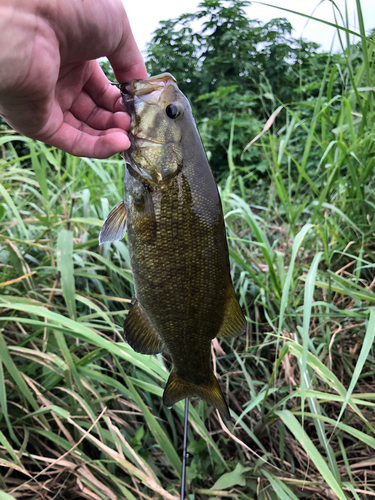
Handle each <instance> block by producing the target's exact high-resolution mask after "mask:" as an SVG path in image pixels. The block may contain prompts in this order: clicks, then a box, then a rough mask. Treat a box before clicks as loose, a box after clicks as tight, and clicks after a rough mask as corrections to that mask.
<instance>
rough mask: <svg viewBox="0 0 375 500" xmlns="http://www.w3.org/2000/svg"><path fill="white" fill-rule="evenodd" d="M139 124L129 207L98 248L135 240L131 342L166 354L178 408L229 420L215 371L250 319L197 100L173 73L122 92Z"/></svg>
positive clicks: (168, 398)
mask: <svg viewBox="0 0 375 500" xmlns="http://www.w3.org/2000/svg"><path fill="white" fill-rule="evenodd" d="M120 90H121V93H122V98H123V102H124V104H125V106H126V109H127V111H128V113H129V114H130V116H131V123H130V133H129V139H130V147H129V149H128V150H126V151H124V152H123V153H122V154H123V156H124V159H125V180H124V199H123V201H121V202H120V203H119V204H118V205H117V206H116V207H115V208H114V209H113V210H112V211H111V212H110V214H109V215H108V217H107V219H106V220H105V222H104V224H103V227H102V230H101V232H100V237H99V242H100V243H105V242H110V241H115V240H118V239H121V238H123V237H124V236H125V233H126V232H127V240H128V248H129V255H130V261H131V268H132V272H133V279H134V288H135V297H134V298H133V301H132V303H133V305H132V307H131V308H130V310H129V312H128V315H127V317H126V320H125V323H124V338H125V340H126V341H127V343H128V344H129V345H130V346H131V347H132V348H133V349H134V350H135V351H136V352H138V353H142V354H157V353H160V352H162V351H163V349H164V348H166V349H167V350H168V352H169V354H170V356H171V359H172V363H173V368H172V371H171V373H170V375H169V379H168V381H167V384H166V386H165V389H164V393H163V403H164V405H165V406H166V407H167V408H171V407H172V406H173V405H174V404H175V403H177V402H178V401H180V400H182V399H185V398H190V397H193V396H197V397H198V398H201V399H202V400H203V401H205V402H206V403H208V404H210V405H213V406H214V407H215V408H217V409H218V410H219V411H220V412H221V413H222V415H223V416H224V417H225V418H226V419H229V418H230V414H229V409H228V406H227V403H226V401H225V398H224V396H223V393H222V391H221V389H220V386H219V383H218V381H217V379H216V377H215V375H214V373H213V371H212V366H211V342H212V340H213V339H214V338H215V337H219V338H221V337H226V338H230V337H235V336H237V335H241V334H243V333H244V332H245V330H246V320H245V317H244V315H243V313H242V310H241V307H240V305H239V303H238V301H237V298H236V294H235V291H234V288H233V284H232V280H231V275H230V265H229V253H228V244H227V239H226V231H225V223H224V215H223V210H222V205H221V200H220V196H219V191H218V188H217V186H216V183H215V180H214V176H213V174H212V171H211V168H210V166H209V163H208V160H207V156H206V153H205V150H204V147H203V144H202V141H201V138H200V135H199V132H198V129H197V126H196V123H195V120H194V117H193V114H192V109H191V106H190V103H189V101H188V99H187V98H186V97H185V96H184V94H183V93H182V92H181V90H180V89H179V88H178V85H177V82H176V80H175V78H174V77H173V76H172V75H171V74H169V73H163V74H161V75H157V76H152V77H149V78H145V79H142V80H133V81H132V82H130V83H124V84H121V85H120Z"/></svg>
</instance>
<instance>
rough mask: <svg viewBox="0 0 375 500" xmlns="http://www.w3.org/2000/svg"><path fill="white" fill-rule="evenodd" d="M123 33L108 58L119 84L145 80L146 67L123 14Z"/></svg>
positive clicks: (126, 18)
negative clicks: (116, 46)
mask: <svg viewBox="0 0 375 500" xmlns="http://www.w3.org/2000/svg"><path fill="white" fill-rule="evenodd" d="M123 15H124V19H123V24H124V32H123V37H122V39H121V41H120V43H119V45H118V48H117V49H116V50H115V52H113V53H112V54H110V55H109V56H108V60H109V62H110V63H111V66H112V68H113V71H114V73H115V76H116V78H117V81H118V82H119V83H124V82H130V81H131V80H135V79H140V78H147V76H148V75H147V70H146V65H145V62H144V60H143V57H142V54H141V52H140V50H139V48H138V46H137V44H136V41H135V39H134V36H133V33H132V30H131V27H130V23H129V19H128V16H127V14H126V12H125V9H124V12H123Z"/></svg>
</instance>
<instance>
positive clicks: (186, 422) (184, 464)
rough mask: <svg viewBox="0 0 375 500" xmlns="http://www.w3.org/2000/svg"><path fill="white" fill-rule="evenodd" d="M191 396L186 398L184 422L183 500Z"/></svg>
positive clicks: (182, 496)
mask: <svg viewBox="0 0 375 500" xmlns="http://www.w3.org/2000/svg"><path fill="white" fill-rule="evenodd" d="M188 414H189V398H186V399H185V422H184V446H183V451H182V471H181V500H184V499H185V482H186V459H187V458H188V456H189V454H188V453H187V452H186V443H187V430H188Z"/></svg>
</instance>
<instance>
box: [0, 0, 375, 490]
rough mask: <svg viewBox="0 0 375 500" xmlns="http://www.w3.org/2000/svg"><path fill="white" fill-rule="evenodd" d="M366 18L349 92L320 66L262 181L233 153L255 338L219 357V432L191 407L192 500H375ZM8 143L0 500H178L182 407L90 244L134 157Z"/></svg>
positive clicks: (229, 210)
mask: <svg viewBox="0 0 375 500" xmlns="http://www.w3.org/2000/svg"><path fill="white" fill-rule="evenodd" d="M358 8H359V11H358V12H359V14H360V5H359V4H358ZM359 19H360V31H361V34H362V42H361V45H360V49H358V48H354V47H350V46H349V47H346V46H345V47H344V48H345V53H346V54H347V63H346V65H345V66H343V67H341V68H339V71H340V74H341V75H342V79H343V82H342V84H343V85H342V88H343V92H342V95H332V75H333V74H334V72H336V71H338V69H337V67H331V66H330V65H327V68H326V77H325V78H324V80H323V81H322V82H321V88H320V93H319V96H318V98H317V99H315V100H310V101H308V102H307V101H306V102H301V103H292V104H289V105H287V106H286V110H287V120H286V122H285V123H284V124H278V123H277V126H275V125H274V126H273V128H272V129H270V130H269V131H266V132H265V133H264V134H263V136H262V137H261V138H260V139H258V140H257V141H256V142H255V144H253V145H252V146H251V147H257V148H260V150H261V151H262V155H263V159H264V160H266V162H267V164H268V171H267V173H266V174H265V176H266V177H265V178H264V182H263V183H261V184H260V186H261V187H258V186H256V185H252V184H251V181H249V178H250V179H251V175H250V173H251V166H249V167H248V169H246V170H244V169H239V168H237V167H236V165H235V164H234V163H233V160H232V157H231V145H230V144H229V151H228V158H229V161H228V164H229V167H230V168H229V176H228V178H227V179H226V180H225V181H224V182H223V183H222V185H221V186H220V188H221V194H222V200H223V206H224V211H225V214H226V222H227V231H228V237H229V245H230V256H231V265H232V273H233V279H234V284H235V288H236V292H237V295H238V297H239V299H240V303H241V306H242V307H243V309H244V311H245V312H246V315H247V318H248V320H249V328H248V331H247V333H246V335H245V336H244V337H243V338H237V339H234V340H231V341H226V340H225V339H221V340H220V341H218V342H215V343H214V347H213V352H214V364H215V368H216V370H217V373H218V375H219V376H220V378H221V382H222V385H223V388H224V389H225V391H226V394H227V397H228V403H229V405H230V408H231V415H232V419H231V421H230V422H228V423H227V427H226V426H225V424H224V423H223V422H222V421H221V419H220V418H219V417H218V415H217V414H216V412H215V411H214V410H213V409H212V408H211V407H207V405H205V404H204V403H203V402H202V401H192V405H191V407H190V417H189V418H190V427H189V436H188V440H189V454H190V457H189V459H188V470H187V478H188V488H189V492H190V495H189V500H193V499H197V500H200V499H204V498H212V499H215V498H216V499H218V498H223V497H224V498H225V497H226V498H233V499H238V500H240V499H241V500H242V499H243V500H244V499H249V498H259V499H265V500H266V499H267V500H268V499H278V498H281V499H295V498H304V497H312V498H314V499H315V498H316V499H318V498H320V499H325V498H339V499H351V498H355V499H358V498H360V499H362V498H363V499H365V498H372V497H373V496H374V495H375V481H374V460H373V457H374V449H375V436H374V427H375V411H374V410H375V378H374V376H375V369H374V363H375V359H374V358H375V356H374V355H375V353H374V349H373V342H374V336H375V312H374V306H375V293H374V282H375V255H374V251H373V248H374V231H375V219H374V216H373V213H374V208H375V196H374V193H375V191H374V188H375V185H374V184H375V176H374V165H375V160H374V158H375V154H374V152H375V151H374V150H375V146H374V144H375V133H374V132H375V126H374V123H375V120H374V105H373V91H374V87H373V83H374V47H375V44H374V43H373V42H371V41H369V40H368V39H366V38H365V33H364V28H363V23H362V21H361V16H360V15H359ZM343 33H344V36H345V34H347V33H348V30H346V31H345V30H344V31H343ZM343 42H345V43H346V41H345V39H344V38H343ZM354 50H360V51H361V54H362V56H361V57H362V59H361V60H362V62H361V64H360V66H359V68H358V69H357V70H356V71H355V73H354V72H353V70H352V57H353V53H354ZM305 108H306V109H308V110H309V113H308V114H306V113H304V112H303V110H304V109H305ZM259 125H260V130H261V129H262V128H263V126H264V124H259ZM233 130H234V126H233ZM296 145H297V146H298V147H297V146H296ZM245 146H246V144H244V147H245ZM0 147H1V148H2V156H1V159H0V192H1V197H2V198H1V204H0V245H1V246H0V308H1V309H0V310H1V330H0V465H1V466H2V467H1V469H0V500H3V499H6V500H8V499H9V498H22V499H26V498H33V499H38V498H49V499H53V498H74V497H75V498H94V499H100V498H102V499H108V498H109V499H112V498H113V499H116V498H127V499H128V498H129V499H141V498H142V499H156V498H160V499H164V498H166V499H176V500H177V499H178V498H179V488H180V468H181V458H180V457H181V451H182V450H181V446H182V422H183V403H182V402H180V403H179V404H177V405H175V406H174V407H173V409H172V410H171V411H170V410H167V409H165V408H164V407H163V405H162V402H161V395H162V391H163V388H164V386H165V383H166V380H167V377H168V372H169V368H170V364H169V360H168V359H167V358H165V357H162V356H161V355H158V356H154V357H151V356H143V355H139V354H137V353H135V352H134V351H133V350H132V349H131V348H130V347H129V346H128V345H127V344H126V343H124V342H123V338H122V335H121V332H122V324H123V321H124V318H125V316H126V314H127V310H128V307H129V303H130V301H131V298H132V296H133V294H134V287H133V280H132V274H131V271H130V263H129V254H128V250H127V246H126V240H124V241H121V242H116V243H114V244H113V245H108V244H105V245H103V246H102V247H99V246H98V234H99V231H100V227H101V225H102V221H103V219H104V218H105V217H106V215H107V214H108V212H109V210H110V209H111V208H112V207H113V206H114V205H116V204H117V203H118V202H119V201H120V200H121V196H122V192H123V172H124V163H123V160H122V159H121V158H112V159H110V160H107V161H98V160H88V159H85V158H75V157H72V156H69V155H66V154H64V153H62V152H60V151H58V150H55V149H54V148H48V147H47V146H45V145H43V144H41V143H38V142H33V141H29V140H27V139H25V138H23V137H20V136H17V135H15V134H13V133H11V132H9V131H8V132H4V133H3V134H2V135H1V136H0Z"/></svg>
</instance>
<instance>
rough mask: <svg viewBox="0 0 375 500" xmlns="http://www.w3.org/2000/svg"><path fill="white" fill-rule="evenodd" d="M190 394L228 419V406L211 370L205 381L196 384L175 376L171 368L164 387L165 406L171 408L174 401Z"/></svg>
mask: <svg viewBox="0 0 375 500" xmlns="http://www.w3.org/2000/svg"><path fill="white" fill-rule="evenodd" d="M192 396H197V397H198V398H200V399H203V401H206V403H208V404H210V405H212V406H214V407H215V408H217V409H218V410H219V411H220V412H221V413H222V414H223V415H224V417H225V418H226V419H227V420H229V419H230V415H229V409H228V406H227V404H226V402H225V400H224V396H223V393H222V392H221V389H220V386H219V384H218V381H217V380H216V377H215V375H214V374H213V372H211V374H210V377H209V381H208V382H207V383H205V384H199V385H197V384H192V383H190V382H186V381H185V380H182V379H181V378H179V377H178V376H177V374H176V372H175V370H172V373H171V374H170V376H169V379H168V382H167V385H166V387H165V389H164V394H163V403H164V405H165V406H166V407H167V408H171V407H172V406H173V405H174V404H175V403H177V402H178V401H181V399H185V398H190V397H192Z"/></svg>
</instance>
